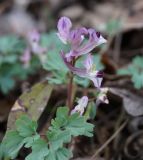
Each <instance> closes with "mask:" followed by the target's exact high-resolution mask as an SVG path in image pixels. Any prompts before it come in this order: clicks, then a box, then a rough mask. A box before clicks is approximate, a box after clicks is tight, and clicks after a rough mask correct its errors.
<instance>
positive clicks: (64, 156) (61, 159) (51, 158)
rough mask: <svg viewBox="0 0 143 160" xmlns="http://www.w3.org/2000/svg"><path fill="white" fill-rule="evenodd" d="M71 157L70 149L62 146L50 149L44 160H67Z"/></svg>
mask: <svg viewBox="0 0 143 160" xmlns="http://www.w3.org/2000/svg"><path fill="white" fill-rule="evenodd" d="M71 157H72V153H71V151H69V150H68V149H66V148H64V147H63V148H59V149H58V150H56V151H53V150H50V151H49V154H48V156H47V157H46V158H45V160H69V159H70V158H71Z"/></svg>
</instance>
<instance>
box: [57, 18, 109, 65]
mask: <svg viewBox="0 0 143 160" xmlns="http://www.w3.org/2000/svg"><path fill="white" fill-rule="evenodd" d="M57 28H58V33H57V35H58V37H59V38H60V40H61V41H62V42H63V43H64V44H67V43H68V44H70V46H71V50H70V51H69V53H67V54H66V58H67V61H69V62H70V61H72V59H73V58H74V57H76V58H77V57H78V56H81V55H84V54H87V53H89V52H91V51H92V50H93V49H94V48H95V47H96V46H98V45H100V44H103V43H105V42H106V40H105V39H104V38H103V37H102V36H101V35H100V33H99V32H96V31H95V30H94V29H92V28H90V29H86V28H84V27H81V28H78V29H75V30H71V28H72V23H71V21H70V19H69V18H67V17H62V18H60V19H59V21H58V25H57ZM85 37H88V40H87V41H86V42H85V41H84V39H85Z"/></svg>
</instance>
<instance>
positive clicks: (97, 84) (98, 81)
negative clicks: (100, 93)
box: [90, 77, 103, 88]
mask: <svg viewBox="0 0 143 160" xmlns="http://www.w3.org/2000/svg"><path fill="white" fill-rule="evenodd" d="M90 80H92V81H93V83H94V86H95V87H96V88H100V87H101V83H102V80H103V78H98V77H94V78H92V77H91V78H90Z"/></svg>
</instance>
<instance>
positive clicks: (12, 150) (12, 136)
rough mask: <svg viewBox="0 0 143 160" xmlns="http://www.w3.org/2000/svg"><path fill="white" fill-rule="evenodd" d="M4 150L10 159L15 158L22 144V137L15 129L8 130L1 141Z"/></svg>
mask: <svg viewBox="0 0 143 160" xmlns="http://www.w3.org/2000/svg"><path fill="white" fill-rule="evenodd" d="M3 143H4V144H5V148H6V152H7V155H8V156H9V157H11V158H12V159H14V158H16V156H17V155H18V152H19V150H20V149H21V148H22V146H23V145H24V141H23V137H22V136H20V135H19V133H18V132H17V131H8V132H7V134H6V136H5V139H4V141H3Z"/></svg>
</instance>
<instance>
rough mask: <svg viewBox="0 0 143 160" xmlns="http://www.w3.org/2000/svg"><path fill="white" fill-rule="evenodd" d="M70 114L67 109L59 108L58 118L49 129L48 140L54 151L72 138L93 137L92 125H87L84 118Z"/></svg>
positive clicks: (76, 114)
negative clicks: (80, 136)
mask: <svg viewBox="0 0 143 160" xmlns="http://www.w3.org/2000/svg"><path fill="white" fill-rule="evenodd" d="M68 113H69V109H68V108H67V107H60V108H58V110H57V114H56V118H55V119H54V120H52V123H51V124H52V125H51V127H49V130H48V132H47V138H48V140H49V144H50V145H51V147H52V149H53V150H56V149H58V148H59V147H61V146H63V144H64V143H68V142H70V140H71V137H72V136H79V135H85V136H88V137H91V136H92V132H93V125H92V124H90V123H87V122H86V120H85V119H84V117H83V116H80V115H79V114H78V113H75V114H72V115H69V114H68Z"/></svg>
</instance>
